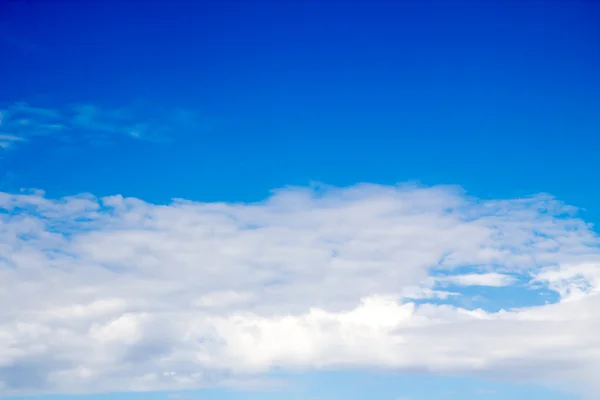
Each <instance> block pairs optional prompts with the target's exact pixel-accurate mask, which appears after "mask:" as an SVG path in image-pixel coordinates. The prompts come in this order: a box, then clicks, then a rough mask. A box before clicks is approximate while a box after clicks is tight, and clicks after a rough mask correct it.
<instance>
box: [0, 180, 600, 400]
mask: <svg viewBox="0 0 600 400" xmlns="http://www.w3.org/2000/svg"><path fill="white" fill-rule="evenodd" d="M0 207H1V208H2V209H3V210H4V212H0V279H1V280H2V282H3V290H2V291H1V292H0V301H2V304H3V308H2V309H1V310H0V343H2V345H1V346H0V380H2V382H0V388H1V391H2V392H1V393H3V394H19V393H79V392H101V391H126V390H168V391H172V390H184V389H194V388H199V387H203V386H210V385H217V386H218V385H221V386H222V385H228V384H231V383H232V382H253V380H256V381H257V382H262V380H263V379H269V373H270V372H271V371H273V370H275V369H276V370H277V371H298V370H300V371H303V370H304V371H305V370H314V369H319V368H363V367H377V368H388V369H391V370H395V371H411V372H422V373H432V374H438V373H439V374H455V375H466V376H475V377H486V378H495V379H504V380H513V381H528V382H539V383H541V384H546V385H557V384H561V385H565V386H568V387H572V388H575V389H576V390H579V391H582V392H584V391H587V392H588V393H592V392H594V390H598V389H600V388H599V387H598V384H597V376H598V374H599V373H600V342H599V341H598V332H599V331H600V300H599V299H600V297H598V294H597V293H598V290H599V289H598V288H599V287H600V286H599V285H598V282H599V281H598V276H599V275H598V270H599V265H600V249H599V244H600V242H599V239H598V237H597V235H596V234H595V233H594V232H593V231H592V230H591V228H590V226H589V224H587V223H586V222H584V221H582V220H581V219H578V217H577V215H576V210H575V209H574V208H572V207H569V206H566V205H564V204H563V203H561V202H560V201H557V200H556V199H554V198H553V197H551V196H548V195H543V194H542V195H537V196H533V197H530V198H523V199H508V200H480V199H476V198H471V197H469V196H466V195H465V194H464V193H463V192H462V191H461V190H460V189H458V188H454V187H429V188H423V187H415V186H402V185H401V186H398V187H386V186H376V185H366V184H365V185H358V186H354V187H349V188H319V189H304V188H286V189H282V190H277V191H275V192H274V194H273V195H272V197H270V198H269V199H266V200H265V201H263V202H260V203H252V204H245V203H198V202H192V201H186V200H175V201H173V202H172V203H171V204H168V205H155V204H150V203H147V202H144V201H142V200H139V199H135V198H123V197H121V196H113V197H105V198H96V197H94V196H92V195H89V194H83V195H78V196H73V197H67V198H62V199H49V198H46V197H45V196H44V194H43V192H39V191H38V192H31V193H21V194H8V193H2V194H0ZM440 273H442V274H443V276H444V277H446V278H445V279H446V280H447V281H450V282H453V283H454V284H456V287H457V289H454V291H453V292H452V293H449V292H448V293H446V294H444V293H443V291H439V290H436V289H435V288H433V283H432V282H434V283H435V281H436V279H438V278H439V277H440ZM507 276H512V277H518V279H519V282H528V283H526V284H525V285H523V284H520V286H519V288H516V287H515V289H514V290H523V291H529V290H537V289H538V288H540V287H543V288H547V289H550V290H554V291H556V292H557V293H558V294H559V295H560V296H561V297H560V301H558V302H556V303H552V304H537V303H527V302H524V301H521V302H520V304H519V307H518V308H512V309H507V310H501V311H498V312H491V311H486V310H484V309H469V308H461V307H457V306H453V305H451V304H450V303H449V302H447V301H446V300H448V299H450V298H453V297H456V296H464V294H462V293H461V290H462V289H461V287H462V286H464V285H473V284H476V285H481V284H483V285H488V286H499V285H508V284H511V283H512V281H511V280H510V279H508V278H506V277H507ZM511 287H512V286H511ZM415 298H419V299H420V300H419V302H416V301H415V300H414V299H415ZM527 298H529V297H527V296H525V297H523V299H527ZM15 299H18V300H15ZM433 300H435V301H433ZM517 300H518V299H517ZM24 382H27V384H24Z"/></svg>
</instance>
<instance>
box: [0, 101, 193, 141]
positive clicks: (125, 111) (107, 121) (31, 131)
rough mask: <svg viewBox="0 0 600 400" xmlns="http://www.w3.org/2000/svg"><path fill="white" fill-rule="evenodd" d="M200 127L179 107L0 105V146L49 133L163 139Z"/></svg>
mask: <svg viewBox="0 0 600 400" xmlns="http://www.w3.org/2000/svg"><path fill="white" fill-rule="evenodd" d="M198 128H200V124H199V123H198V120H197V118H196V116H195V115H194V114H193V113H191V112H186V111H182V110H169V111H162V112H161V111H160V110H158V111H157V110H152V109H149V108H147V107H146V108H143V107H136V106H131V107H123V108H102V107H98V106H95V105H90V104H78V105H73V106H69V107H64V108H43V107H33V106H31V105H29V104H27V103H23V102H17V103H13V104H11V105H9V106H8V107H6V108H4V109H0V147H1V148H4V149H6V148H9V147H14V145H16V144H19V143H20V142H21V143H22V142H25V141H31V140H35V139H36V138H39V137H51V138H55V139H58V140H64V141H82V140H83V141H85V140H88V141H94V140H98V139H102V140H104V141H106V140H110V139H111V138H116V137H130V138H132V139H136V140H150V141H164V140H168V139H169V138H171V137H173V136H175V135H176V134H178V133H181V132H182V131H184V132H188V131H191V130H195V129H198Z"/></svg>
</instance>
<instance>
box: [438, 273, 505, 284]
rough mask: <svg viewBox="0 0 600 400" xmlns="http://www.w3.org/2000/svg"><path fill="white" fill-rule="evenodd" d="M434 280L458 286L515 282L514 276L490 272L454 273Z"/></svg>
mask: <svg viewBox="0 0 600 400" xmlns="http://www.w3.org/2000/svg"><path fill="white" fill-rule="evenodd" d="M436 281H437V282H439V283H442V284H444V283H445V284H452V285H458V286H490V287H502V286H510V285H512V284H514V283H515V282H516V278H515V277H514V276H509V275H504V274H499V273H496V272H490V273H487V274H466V275H454V276H445V277H440V278H436Z"/></svg>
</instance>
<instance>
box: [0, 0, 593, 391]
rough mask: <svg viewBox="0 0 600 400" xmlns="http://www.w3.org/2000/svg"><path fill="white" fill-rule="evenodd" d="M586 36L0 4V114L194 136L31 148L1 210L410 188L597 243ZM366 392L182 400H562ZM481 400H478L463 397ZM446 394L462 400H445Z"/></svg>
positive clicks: (418, 19)
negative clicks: (157, 114)
mask: <svg viewBox="0 0 600 400" xmlns="http://www.w3.org/2000/svg"><path fill="white" fill-rule="evenodd" d="M599 18H600V2H595V1H500V0H498V1H481V2H477V1H464V2H459V1H437V2H433V1H366V0H365V1H347V2H343V1H291V0H290V1H280V2H276V1H216V0H215V1H196V2H193V1H173V0H170V1H166V0H160V1H159V0H153V1H148V2H142V1H135V2H134V1H122V2H117V1H116V0H114V1H77V2H76V1H43V0H38V1H33V0H31V1H6V0H4V1H2V0H0V54H1V55H2V61H1V62H0V72H1V75H0V76H1V78H0V79H1V85H0V105H2V106H6V105H9V104H10V103H13V102H15V101H24V102H27V103H28V104H30V105H32V106H36V107H45V108H60V107H64V106H65V105H69V104H78V103H88V104H93V105H95V106H97V107H105V108H113V107H127V106H128V105H130V104H133V103H136V102H142V103H143V104H144V105H145V109H147V110H149V111H148V113H149V114H151V113H153V111H152V110H164V109H185V110H189V111H191V112H192V113H195V114H196V115H197V116H198V118H199V121H200V125H201V126H199V127H198V126H197V127H195V128H194V129H188V130H185V129H183V130H181V131H177V132H172V135H170V137H169V140H168V141H165V142H147V141H140V140H135V139H132V138H128V137H124V136H123V137H115V138H113V143H112V144H111V145H103V146H97V145H94V144H90V143H88V144H85V145H78V146H73V145H69V144H67V142H65V141H57V140H55V139H54V138H52V137H40V138H38V139H37V140H32V141H30V142H29V143H26V144H22V145H19V146H16V147H15V148H14V149H8V150H6V151H3V150H2V149H0V151H1V153H0V190H3V191H16V190H18V189H19V188H21V187H25V188H41V189H43V190H45V191H47V193H48V194H49V195H50V196H53V197H54V196H63V195H71V194H76V193H80V192H90V193H93V194H95V195H98V196H103V195H111V194H117V193H119V194H123V195H125V196H135V197H139V198H142V199H144V200H147V201H152V202H160V203H163V202H168V201H169V199H171V198H174V197H178V198H186V199H191V200H199V201H213V200H226V201H254V200H260V199H263V198H264V197H266V196H267V195H268V194H269V191H270V190H272V189H275V188H278V187H282V186H285V185H306V184H308V183H309V182H311V181H320V182H324V183H327V184H332V185H350V184H354V183H357V182H361V181H368V182H373V183H382V184H393V183H396V182H404V181H408V180H413V181H419V182H422V183H424V184H460V185H462V186H463V187H465V188H466V189H467V190H468V191H469V193H470V194H473V195H476V196H480V197H514V196H523V195H528V194H532V193H537V192H541V191H544V192H549V193H551V194H553V195H556V196H557V197H558V198H560V199H561V200H564V201H565V202H567V203H569V204H572V205H575V206H578V207H581V208H584V209H586V210H587V211H584V212H583V213H582V217H584V218H585V219H586V220H587V221H590V222H594V223H596V224H599V223H600V207H598V205H599V204H600V186H599V185H598V183H597V182H598V176H599V174H600V157H599V156H598V153H599V151H600V95H599V94H600V73H599V71H600V39H599V38H600V24H599V23H598V21H599ZM0 108H1V107H0ZM468 290H472V291H475V292H476V291H477V290H478V289H477V288H470V289H468ZM494 290H496V289H494ZM494 290H492V291H486V296H488V297H489V296H490V293H492V294H491V295H492V296H494V295H493V293H495V292H494ZM510 290H520V292H519V294H518V296H524V295H523V293H521V292H522V291H523V290H521V289H518V288H517V289H515V288H499V289H497V295H498V297H497V302H495V303H494V304H495V306H494V307H502V306H504V305H500V303H499V302H501V301H500V299H507V298H508V297H510V296H509V295H510V293H508V294H507V292H506V291H510ZM475 292H474V293H472V294H476V293H475ZM530 296H531V298H528V299H529V300H527V302H529V303H531V304H536V302H539V301H541V300H539V299H538V298H539V297H543V296H540V295H539V293H537V292H531V293H530ZM536 296H537V297H536ZM520 299H521V300H523V299H525V298H524V297H520ZM507 306H509V305H507ZM492 308H493V307H492ZM364 376H365V375H360V377H357V375H355V374H352V373H345V374H342V373H340V374H328V373H322V374H310V375H307V376H303V377H297V378H294V381H295V382H297V384H298V385H299V386H298V388H296V389H290V390H289V391H285V390H284V393H283V394H282V393H271V394H269V393H267V394H264V393H259V394H252V393H246V392H227V391H219V390H211V391H209V392H207V393H204V392H202V393H200V394H198V398H203V399H205V398H206V399H213V400H219V399H255V398H256V399H258V398H260V399H269V398H273V399H276V398H281V397H282V396H283V397H285V398H291V399H294V398H298V399H300V398H302V399H306V398H311V396H316V397H318V398H320V399H338V398H339V399H384V398H385V399H398V398H401V397H403V396H405V397H407V398H409V399H411V400H433V399H443V398H448V399H476V398H477V399H479V398H485V399H505V398H511V399H514V400H519V399H542V398H543V399H568V398H569V397H565V396H562V395H560V394H551V393H549V392H542V391H536V390H534V389H531V388H525V387H517V386H506V385H501V384H493V385H492V384H491V383H489V384H488V383H485V384H484V383H481V382H479V381H477V382H472V381H463V380H454V379H442V378H424V377H390V376H384V375H378V374H373V375H369V376H370V378H369V379H371V380H369V381H367V380H365V379H366V378H364V379H363V377H364ZM485 385H489V387H490V388H491V389H490V390H492V389H493V390H494V391H495V392H490V393H477V390H479V389H480V386H481V388H482V390H483V389H486V388H487V387H488V386H485ZM459 386H465V387H469V388H471V389H472V390H471V389H469V390H471V391H470V392H469V391H468V390H467V391H462V392H460V393H459V394H448V393H450V392H452V391H453V390H455V389H456V390H458V389H457V388H458V387H459ZM442 392H444V393H446V395H444V394H443V393H442ZM561 396H562V397H561ZM67 398H69V397H62V396H58V397H44V399H53V400H56V399H61V400H62V399H67ZM82 398H84V397H82ZM92 398H94V399H110V400H116V399H126V400H129V399H132V400H133V399H142V398H143V399H166V398H167V394H164V393H163V394H143V395H134V394H126V395H108V396H97V397H90V399H92Z"/></svg>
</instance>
